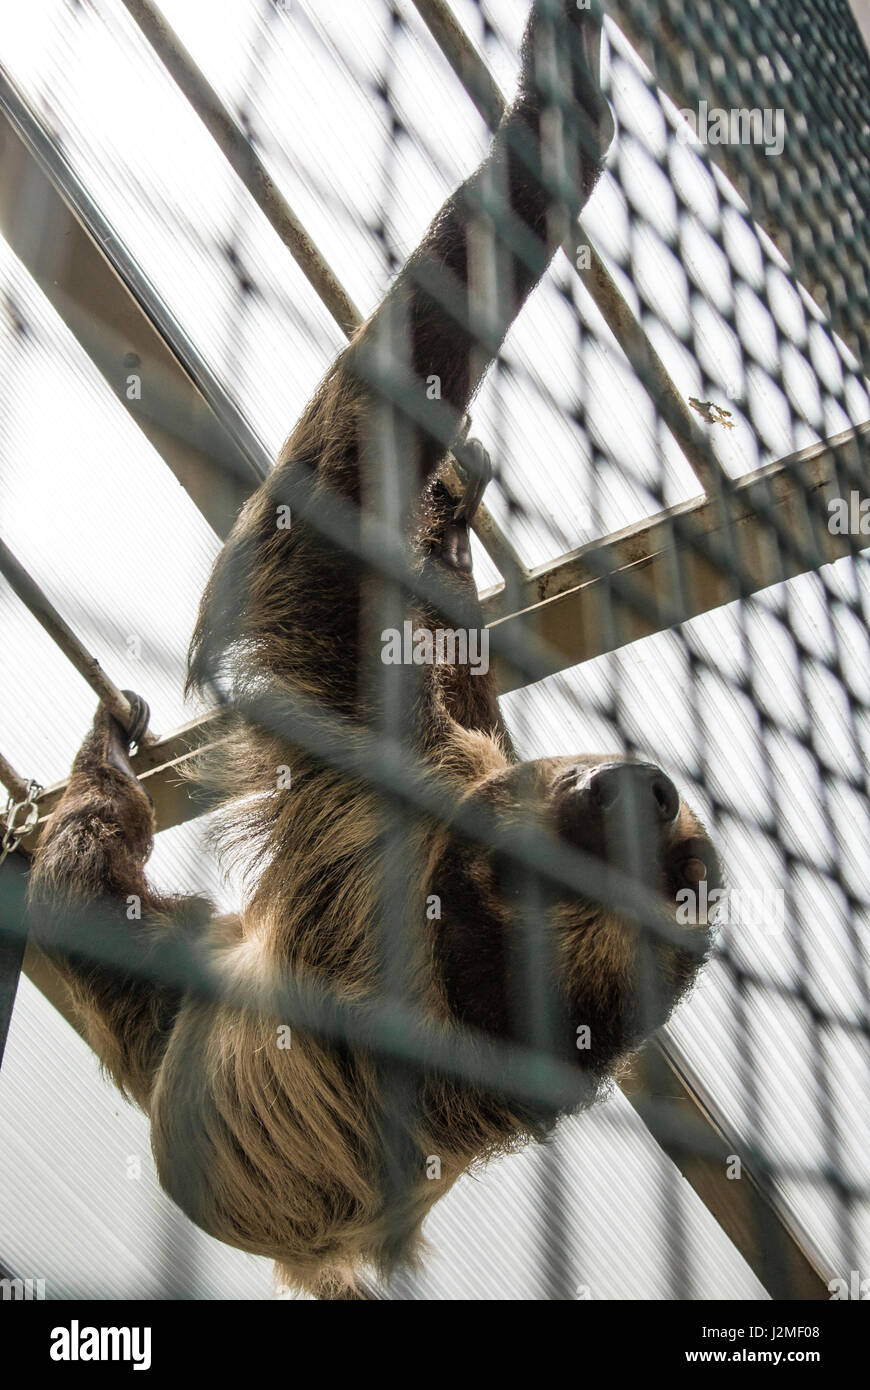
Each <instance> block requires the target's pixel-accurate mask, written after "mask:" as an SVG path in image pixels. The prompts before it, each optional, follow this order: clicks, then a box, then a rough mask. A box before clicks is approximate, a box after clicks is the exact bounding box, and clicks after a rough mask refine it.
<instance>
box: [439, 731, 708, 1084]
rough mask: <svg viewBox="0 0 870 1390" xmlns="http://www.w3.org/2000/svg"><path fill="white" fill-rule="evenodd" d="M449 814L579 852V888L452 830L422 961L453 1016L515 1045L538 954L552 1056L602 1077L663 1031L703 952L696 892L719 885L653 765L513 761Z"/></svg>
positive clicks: (703, 838) (603, 760)
mask: <svg viewBox="0 0 870 1390" xmlns="http://www.w3.org/2000/svg"><path fill="white" fill-rule="evenodd" d="M462 811H463V817H462V820H463V823H464V824H467V821H466V820H465V817H466V815H467V814H468V813H469V812H471V813H477V815H478V816H479V817H480V818H481V819H482V820H485V821H488V822H489V824H490V825H492V824H493V823H495V825H496V826H497V827H498V828H499V830H502V831H507V832H508V837H510V836H511V835H512V834H516V835H519V836H521V835H522V827H524V826H525V827H528V826H530V825H531V826H532V827H534V829H535V831H536V832H537V834H538V835H540V833H541V832H543V833H544V835H546V834H547V833H549V834H551V835H552V836H554V837H555V838H556V840H557V842H558V843H559V844H560V846H561V847H562V848H565V847H566V846H571V847H573V848H574V849H575V850H579V851H581V855H582V858H581V857H580V856H577V857H576V858H575V859H574V861H573V866H574V871H575V872H576V873H577V874H578V875H579V881H578V883H577V885H576V886H577V888H578V889H580V890H582V891H574V890H573V889H570V890H569V889H567V888H564V887H562V886H560V885H559V884H558V883H556V884H554V883H553V882H552V881H549V880H548V879H541V878H539V877H538V876H537V875H535V876H534V881H531V882H530V877H529V873H528V871H527V870H526V869H525V868H522V867H521V866H520V865H519V864H518V862H517V860H516V859H515V858H514V857H513V856H512V855H511V854H510V852H509V849H508V852H507V853H504V852H493V851H491V850H489V849H486V848H484V847H483V846H482V844H481V842H480V841H479V840H473V839H470V838H468V837H467V836H466V834H465V833H464V831H460V830H458V829H457V828H455V827H454V828H453V829H451V830H450V831H449V833H448V836H447V839H446V843H445V844H444V846H443V848H442V850H441V852H440V853H439V854H438V856H437V858H436V860H435V863H434V865H433V872H432V874H431V877H430V886H429V890H428V891H429V892H430V893H437V894H438V896H439V898H440V900H441V920H440V922H439V923H438V924H437V926H436V928H435V956H436V962H437V967H438V970H439V973H440V974H441V976H442V979H443V984H444V990H445V995H446V1001H447V1004H448V1006H449V1009H450V1012H451V1014H452V1015H453V1016H454V1017H455V1018H457V1019H458V1020H460V1021H462V1022H464V1023H466V1024H469V1025H471V1026H474V1027H476V1028H481V1029H483V1030H485V1031H486V1032H489V1033H493V1034H496V1035H497V1036H499V1037H502V1038H512V1039H516V1040H528V1039H529V1037H530V1018H529V1012H530V1006H529V993H528V992H529V980H530V970H532V971H534V969H535V968H536V967H535V966H534V964H532V965H531V966H530V959H531V960H532V961H534V959H535V958H536V957H537V959H538V961H539V962H543V963H544V965H543V969H544V971H545V972H546V973H545V979H546V981H547V992H548V994H549V995H550V1004H551V1007H552V1009H553V1014H554V1023H555V1029H556V1036H555V1037H554V1044H555V1046H556V1049H557V1050H558V1051H560V1052H562V1053H563V1054H564V1056H566V1057H569V1056H570V1057H571V1058H572V1059H573V1060H574V1061H575V1062H576V1063H577V1064H578V1065H579V1066H580V1067H582V1068H584V1069H585V1070H588V1071H589V1072H591V1073H593V1074H595V1075H596V1076H603V1075H606V1074H607V1073H608V1072H609V1071H610V1070H611V1068H612V1067H613V1065H614V1063H615V1062H617V1061H618V1060H619V1059H620V1058H621V1057H622V1056H624V1055H625V1054H626V1053H627V1052H629V1051H630V1050H631V1049H632V1048H634V1047H636V1046H637V1045H638V1044H639V1043H640V1042H641V1041H642V1040H643V1038H645V1037H646V1036H648V1035H649V1033H651V1032H652V1031H653V1030H654V1029H656V1028H657V1027H659V1026H660V1025H661V1024H662V1023H664V1021H665V1019H666V1018H667V1017H668V1015H669V1013H670V1012H671V1009H672V1008H673V1006H674V1004H675V1003H676V1002H677V1000H678V999H679V998H680V996H681V995H682V994H683V993H684V992H685V991H686V989H687V988H688V986H689V984H690V983H691V981H692V980H693V978H694V976H695V975H696V973H697V971H698V969H699V967H700V965H701V964H702V962H703V960H704V958H705V956H706V955H707V953H708V952H709V948H710V931H709V928H708V927H707V926H706V924H705V922H704V920H703V919H704V917H705V915H706V914H705V913H704V911H703V908H704V904H705V901H706V899H705V897H704V894H703V891H702V890H700V889H699V885H700V884H701V883H702V881H704V882H705V884H706V890H707V892H708V893H709V892H711V891H712V890H713V889H714V888H717V887H720V886H721V873H720V867H719V861H718V858H717V855H716V851H715V849H714V848H713V845H712V843H711V842H710V839H709V836H708V835H707V833H706V831H705V830H704V827H703V826H702V825H701V823H700V821H699V820H698V819H697V817H696V816H695V815H694V813H693V812H692V811H691V810H690V809H689V807H688V806H687V805H686V804H685V802H684V801H683V800H682V799H681V797H680V795H679V793H678V792H677V789H676V787H675V786H674V784H673V782H672V781H671V780H670V778H669V777H668V776H667V775H666V774H665V773H664V772H663V771H662V770H661V768H659V767H656V766H655V765H654V764H652V763H647V762H640V761H635V760H630V759H626V758H622V757H619V756H614V757H601V756H590V755H586V756H582V757H576V758H543V759H540V760H538V761H536V762H528V763H518V764H515V765H513V766H510V767H508V768H506V769H504V770H503V771H501V772H498V773H496V774H495V775H493V776H490V777H488V778H487V779H486V780H485V781H484V782H483V783H482V784H481V785H480V786H478V787H477V788H476V789H475V790H474V791H472V792H471V793H469V795H468V797H467V798H466V799H465V800H464V802H463V803H462ZM508 843H510V839H509V841H508ZM538 843H539V845H543V846H544V852H545V854H546V843H547V842H546V840H541V839H538ZM550 845H551V852H550V855H549V859H550V862H551V863H555V859H556V856H554V855H553V854H552V841H551V842H550ZM568 858H569V860H570V858H571V857H570V856H568ZM626 886H627V887H628V889H629V900H628V901H626V896H625V893H624V892H623V893H622V895H620V888H622V889H624V888H625V887H626ZM678 894H679V895H680V896H679V898H678V896H677V895H678ZM695 906H697V907H698V909H699V910H698V911H697V912H694V911H692V909H693V908H694V907H695ZM635 909H637V910H636V911H635ZM687 918H688V919H689V920H688V922H687V921H686V919H687ZM694 923H698V924H697V925H695V924H694ZM538 968H539V969H540V968H541V966H540V965H539V966H538Z"/></svg>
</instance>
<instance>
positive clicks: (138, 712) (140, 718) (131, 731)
mask: <svg viewBox="0 0 870 1390" xmlns="http://www.w3.org/2000/svg"><path fill="white" fill-rule="evenodd" d="M121 694H122V695H124V696H126V698H127V699H128V700H129V701H130V709H131V718H130V724H129V725H128V727H127V728H126V729H125V730H124V734H125V735H126V738H127V741H128V742H129V743H141V741H142V737H143V735H144V733H145V730H146V729H147V728H148V721H149V719H150V718H151V710H150V709H149V708H148V705H147V704H146V703H145V701H144V700H143V699H142V696H141V695H137V694H136V692H135V690H122V691H121Z"/></svg>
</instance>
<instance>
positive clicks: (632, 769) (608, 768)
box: [557, 762, 680, 852]
mask: <svg viewBox="0 0 870 1390" xmlns="http://www.w3.org/2000/svg"><path fill="white" fill-rule="evenodd" d="M557 807H558V820H559V830H560V832H561V833H562V834H563V835H565V836H566V837H567V838H568V839H569V840H572V841H574V842H575V843H579V844H581V845H583V846H584V847H588V848H589V849H592V850H593V852H594V851H595V849H597V845H596V844H595V841H597V840H598V839H599V836H601V835H602V833H603V831H604V828H605V825H606V824H608V823H609V824H611V825H613V824H614V823H615V822H617V821H619V822H621V824H622V826H623V828H625V827H626V826H628V825H630V824H631V821H632V819H634V820H636V821H637V822H638V824H639V825H640V824H646V825H657V826H659V827H661V828H662V829H664V828H665V827H666V826H669V825H671V824H672V823H673V822H674V821H675V820H676V818H677V816H678V814H679V810H680V797H679V793H678V792H677V789H676V787H675V786H674V784H673V782H672V781H671V779H670V777H668V776H667V775H666V773H664V772H662V770H661V768H660V767H656V765H655V763H632V762H619V763H617V762H614V763H601V764H600V765H599V766H598V767H595V768H593V769H591V770H590V769H589V768H588V767H583V766H582V765H578V766H577V767H576V768H569V769H567V770H566V771H564V772H563V773H562V774H561V776H560V778H559V785H558V788H557Z"/></svg>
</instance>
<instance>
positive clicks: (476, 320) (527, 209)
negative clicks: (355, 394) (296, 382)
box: [343, 0, 613, 480]
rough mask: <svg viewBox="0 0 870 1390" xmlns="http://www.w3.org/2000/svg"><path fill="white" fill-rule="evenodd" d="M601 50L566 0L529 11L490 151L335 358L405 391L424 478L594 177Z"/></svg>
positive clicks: (608, 127) (600, 141) (587, 19)
mask: <svg viewBox="0 0 870 1390" xmlns="http://www.w3.org/2000/svg"><path fill="white" fill-rule="evenodd" d="M599 49H600V31H599V29H598V27H597V25H596V22H595V20H594V19H593V17H592V15H591V14H590V13H589V11H588V10H584V9H579V8H578V7H577V5H576V3H575V0H556V3H555V4H553V3H540V0H539V3H536V4H535V5H534V6H533V9H532V14H531V17H530V19H529V23H528V25H527V29H526V34H525V38H524V41H523V52H522V68H521V78H520V89H519V93H518V96H517V98H516V100H515V102H514V104H513V105H512V106H511V107H510V109H509V110H508V111H507V112H506V113H505V116H504V118H503V119H502V121H501V123H500V125H499V127H498V130H497V132H496V134H495V136H494V139H493V142H492V147H491V150H490V153H489V155H488V157H487V159H486V160H485V161H484V163H483V164H482V165H481V167H480V168H479V169H478V170H477V171H476V172H475V173H474V174H473V175H472V176H471V177H470V178H469V179H467V180H466V182H465V183H464V184H462V185H461V186H460V187H459V188H458V189H457V191H456V192H455V193H454V194H453V195H452V196H451V197H450V198H449V199H448V200H447V202H446V203H445V204H444V206H443V207H442V208H441V211H440V212H439V213H438V215H437V216H436V218H435V220H434V221H433V223H432V224H431V226H430V228H429V231H428V232H427V234H426V236H425V238H424V240H423V242H422V243H421V245H420V246H419V247H418V248H417V250H416V251H415V252H414V254H413V255H412V256H411V257H410V259H409V261H408V262H407V264H406V265H405V267H404V269H403V270H402V272H401V274H400V275H399V277H398V279H397V280H396V282H395V284H394V285H393V287H392V288H391V290H390V291H389V293H388V294H387V296H386V298H385V299H384V301H383V303H382V305H381V307H380V308H379V309H378V311H377V312H376V313H375V314H374V316H373V317H372V318H371V320H370V321H369V323H368V324H367V325H366V327H365V329H364V330H363V332H362V333H361V335H360V336H359V337H358V338H357V339H356V340H355V341H354V342H353V343H352V344H351V346H350V348H349V349H348V351H347V352H346V353H345V355H344V358H343V369H344V370H345V371H347V372H350V373H353V374H356V375H358V377H359V380H360V382H361V383H362V385H363V387H364V388H365V389H366V390H367V391H371V393H372V395H373V396H375V397H377V396H378V394H382V395H383V394H386V395H387V396H389V397H390V398H391V399H392V400H394V401H395V402H397V403H398V404H399V406H400V408H402V402H403V399H404V400H408V397H409V396H410V398H411V399H410V400H409V401H408V405H407V409H408V413H409V414H410V415H411V416H412V418H413V420H414V422H415V424H416V426H417V428H418V429H419V431H420V435H421V448H420V465H421V476H422V478H423V479H424V480H425V478H426V477H427V476H428V474H429V472H430V471H431V469H432V468H433V467H434V466H435V465H436V464H437V463H438V461H439V459H440V458H442V457H443V455H444V452H445V448H446V446H447V445H449V444H450V443H451V441H452V437H453V435H455V432H456V430H457V429H458V427H459V424H460V422H461V420H462V417H463V415H464V414H465V411H466V410H467V408H468V405H469V403H470V401H471V398H472V397H473V395H474V393H475V391H476V390H477V387H478V386H479V384H480V381H481V378H482V376H483V374H484V373H485V371H486V369H487V367H488V366H489V365H490V363H491V362H492V360H493V359H494V357H495V355H496V353H497V351H498V349H499V347H500V345H501V343H502V341H503V339H504V337H505V334H506V333H507V331H508V329H509V327H510V325H511V324H512V322H513V321H514V319H515V318H516V316H517V314H518V312H519V310H520V308H521V307H522V305H523V303H524V301H525V299H526V298H527V296H528V294H529V292H530V291H531V290H532V288H533V287H534V286H535V285H536V284H537V283H538V281H539V280H540V278H541V276H542V275H543V274H544V271H545V270H546V268H547V265H548V264H549V262H550V260H551V258H552V256H553V253H554V252H555V250H556V248H557V247H558V245H559V244H560V242H561V241H562V239H563V238H564V236H565V235H566V234H567V232H568V231H569V228H570V225H571V224H572V222H573V221H574V220H575V219H576V217H577V215H578V214H579V212H580V210H581V208H582V207H583V205H584V203H585V202H586V201H587V199H588V198H589V195H590V193H591V192H592V189H593V187H594V185H595V182H596V180H597V178H598V175H599V173H600V169H601V162H602V160H603V157H604V155H605V154H606V151H607V148H608V146H609V144H610V140H611V138H612V135H613V121H612V117H611V114H610V109H609V107H608V105H607V103H606V101H605V100H604V98H603V97H602V95H601V92H600V88H599V85H598V67H599ZM391 359H392V360H391ZM408 367H410V373H409V374H408V375H405V373H407V369H408ZM436 393H437V394H436ZM433 395H434V396H435V400H433V401H431V402H430V401H429V397H430V396H433ZM423 403H429V404H430V405H431V409H430V410H429V412H428V417H429V420H428V421H427V412H426V411H425V409H422V408H421V406H422V404H423ZM430 422H431V433H430Z"/></svg>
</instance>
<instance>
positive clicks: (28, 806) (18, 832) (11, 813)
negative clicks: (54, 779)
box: [0, 780, 43, 864]
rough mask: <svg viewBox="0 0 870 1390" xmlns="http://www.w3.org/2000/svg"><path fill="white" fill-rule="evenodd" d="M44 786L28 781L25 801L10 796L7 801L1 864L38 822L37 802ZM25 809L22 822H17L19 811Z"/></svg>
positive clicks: (0, 845) (1, 846) (0, 848)
mask: <svg viewBox="0 0 870 1390" xmlns="http://www.w3.org/2000/svg"><path fill="white" fill-rule="evenodd" d="M42 790H43V789H42V787H41V786H40V785H39V783H38V782H34V781H33V780H31V781H29V782H28V783H27V795H26V796H25V798H24V800H23V801H16V800H15V799H14V797H12V796H10V797H9V800H8V801H7V802H6V826H5V829H4V831H3V839H2V841H0V864H2V863H3V861H4V860H5V858H6V856H7V854H12V853H13V852H14V851H15V850H16V849H17V848H18V846H19V845H20V844H21V841H22V840H23V838H24V836H25V835H29V834H30V831H31V830H33V828H34V826H35V825H36V822H37V821H38V820H39V807H38V805H37V802H38V800H39V798H40V796H41V795H42ZM19 811H25V812H26V815H25V817H24V820H23V821H22V822H21V824H20V825H19V824H17V821H18V812H19Z"/></svg>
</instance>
